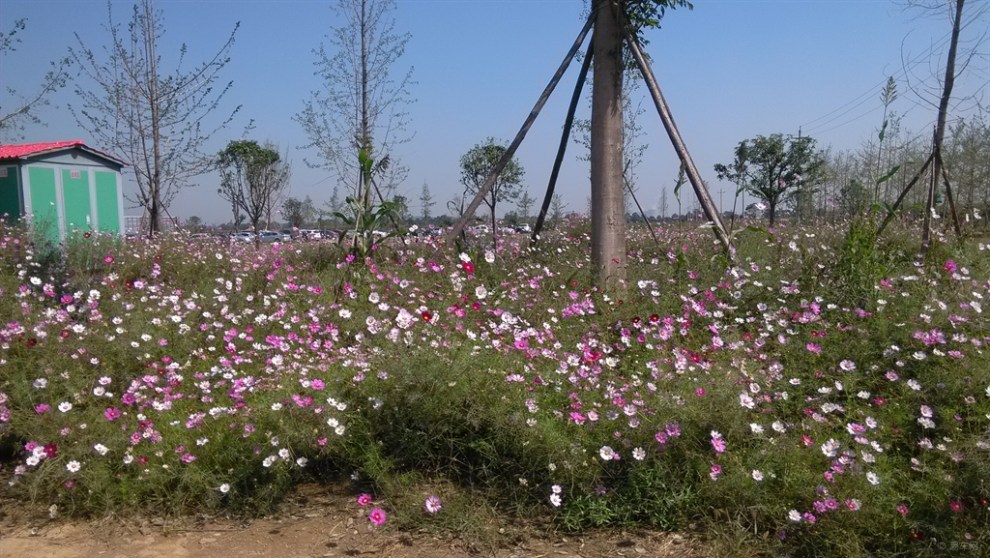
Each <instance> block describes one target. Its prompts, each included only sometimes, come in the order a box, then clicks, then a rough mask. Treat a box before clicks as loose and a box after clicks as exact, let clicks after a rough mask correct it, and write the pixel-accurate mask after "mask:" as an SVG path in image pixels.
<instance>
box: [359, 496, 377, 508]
mask: <svg viewBox="0 0 990 558" xmlns="http://www.w3.org/2000/svg"><path fill="white" fill-rule="evenodd" d="M372 501H373V500H372V498H371V494H358V497H357V503H358V505H359V506H368V505H370V504H371V502H372Z"/></svg>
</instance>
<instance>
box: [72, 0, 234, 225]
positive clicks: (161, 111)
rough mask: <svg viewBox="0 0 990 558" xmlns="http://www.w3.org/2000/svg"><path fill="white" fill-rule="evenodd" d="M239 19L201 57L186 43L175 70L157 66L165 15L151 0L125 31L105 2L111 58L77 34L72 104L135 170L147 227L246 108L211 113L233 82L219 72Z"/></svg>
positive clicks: (142, 1) (203, 166) (99, 139)
mask: <svg viewBox="0 0 990 558" xmlns="http://www.w3.org/2000/svg"><path fill="white" fill-rule="evenodd" d="M239 25H240V24H237V25H235V26H234V30H233V31H232V32H231V33H230V36H229V37H228V38H227V40H226V42H224V43H223V45H222V46H221V47H220V49H219V50H217V51H216V53H214V54H213V55H212V56H210V57H209V58H208V59H207V60H206V61H205V62H202V63H200V64H198V65H195V66H192V67H189V65H188V64H187V63H186V62H185V60H184V59H185V55H186V48H185V46H184V45H183V47H182V48H181V49H180V51H179V56H178V60H177V62H176V69H175V70H174V71H171V72H169V71H166V70H163V69H162V68H160V67H159V65H160V64H161V62H162V58H161V55H160V54H159V53H158V40H159V39H160V38H161V36H162V35H163V34H164V32H165V23H164V17H163V15H162V12H161V11H160V10H157V9H155V7H154V3H153V1H152V0H139V2H138V3H137V4H135V5H134V7H133V11H132V14H131V21H130V24H129V25H128V26H127V28H126V31H124V30H122V29H121V26H120V25H119V24H117V23H114V20H113V13H112V10H111V3H110V2H109V1H108V2H107V29H108V30H109V33H110V42H109V45H107V46H106V47H105V48H104V49H103V50H104V51H105V52H106V53H107V57H106V58H102V57H100V56H99V55H98V54H97V53H96V52H94V51H93V50H91V49H89V48H88V47H87V46H86V45H85V44H84V43H83V42H82V39H81V38H79V36H78V35H76V40H77V42H78V44H79V47H78V49H70V56H71V57H72V59H73V61H74V62H75V63H76V64H78V65H79V67H80V68H81V71H82V75H83V76H84V77H85V78H86V79H85V80H83V81H82V82H78V83H77V86H76V95H77V97H78V98H79V105H78V106H76V105H72V104H70V105H69V109H70V110H71V111H72V114H73V115H74V116H75V118H76V121H77V122H78V123H79V125H80V126H81V127H82V128H83V129H84V130H86V132H87V133H88V134H89V135H90V136H92V137H93V138H94V139H95V140H96V143H98V144H99V145H100V146H101V147H104V148H105V149H108V150H110V151H112V152H113V153H114V154H115V155H117V156H118V157H121V158H123V159H124V161H125V162H126V163H127V164H128V166H127V169H129V170H130V171H131V172H133V173H134V179H135V182H136V183H137V190H138V191H137V198H136V200H135V201H136V202H137V204H138V205H140V206H141V207H143V208H144V209H145V211H146V212H147V216H148V234H149V235H152V234H154V233H155V232H157V231H158V230H159V225H160V224H159V221H160V218H161V215H162V213H163V212H165V211H167V208H168V206H169V205H170V204H171V202H172V200H173V199H174V198H175V195H176V193H177V192H178V190H179V189H180V188H182V187H183V186H187V185H188V184H189V181H190V179H192V178H193V177H195V176H198V175H200V174H203V173H204V172H206V171H208V170H209V169H210V167H211V165H212V163H213V157H212V156H210V155H208V154H205V153H204V152H203V148H204V146H205V145H206V143H207V142H208V141H209V139H210V137H211V136H212V134H213V133H214V132H216V131H217V130H219V129H221V128H223V127H225V126H227V125H228V124H229V123H230V122H231V121H232V120H233V118H234V115H235V114H236V113H237V111H238V110H239V109H240V107H237V108H235V109H234V110H233V111H231V112H230V113H229V114H228V115H227V116H226V117H224V118H220V119H219V121H214V120H212V119H211V117H212V116H213V114H214V113H215V112H217V111H218V110H220V106H221V104H222V101H223V99H224V97H225V96H226V93H227V92H228V91H229V90H230V88H231V86H232V84H233V82H227V83H223V82H221V81H220V73H221V71H222V70H223V68H224V67H225V66H226V65H227V63H228V62H229V61H230V49H231V47H232V45H233V44H234V35H235V34H236V33H237V28H238V27H239ZM186 68H188V69H186Z"/></svg>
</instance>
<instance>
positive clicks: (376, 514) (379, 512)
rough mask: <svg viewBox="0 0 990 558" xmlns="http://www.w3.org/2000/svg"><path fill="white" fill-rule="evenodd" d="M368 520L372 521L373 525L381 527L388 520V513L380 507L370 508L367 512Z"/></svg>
mask: <svg viewBox="0 0 990 558" xmlns="http://www.w3.org/2000/svg"><path fill="white" fill-rule="evenodd" d="M368 521H370V522H371V523H373V524H374V525H375V527H381V526H382V525H384V524H385V522H386V521H388V514H387V513H385V510H383V509H381V508H371V511H369V512H368Z"/></svg>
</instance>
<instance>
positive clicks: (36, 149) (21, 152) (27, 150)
mask: <svg viewBox="0 0 990 558" xmlns="http://www.w3.org/2000/svg"><path fill="white" fill-rule="evenodd" d="M77 147H78V148H81V149H82V150H84V151H88V152H89V153H92V154H94V155H98V156H100V157H103V158H105V159H109V160H111V161H113V162H115V163H118V164H121V165H123V164H124V162H123V161H121V160H120V159H118V158H116V157H114V156H112V155H108V154H106V153H103V152H102V151H97V150H96V149H93V148H91V147H87V146H86V144H85V143H83V141H82V140H68V141H50V142H45V143H24V144H21V145H0V161H3V160H5V159H23V158H25V157H32V156H35V155H42V154H45V153H52V152H56V151H62V150H63V149H73V148H77Z"/></svg>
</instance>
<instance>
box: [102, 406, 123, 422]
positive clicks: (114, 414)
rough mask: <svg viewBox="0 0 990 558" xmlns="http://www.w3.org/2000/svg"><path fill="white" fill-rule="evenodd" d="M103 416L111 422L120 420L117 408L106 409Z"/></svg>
mask: <svg viewBox="0 0 990 558" xmlns="http://www.w3.org/2000/svg"><path fill="white" fill-rule="evenodd" d="M103 416H104V417H105V418H106V419H107V420H108V421H110V422H113V421H115V420H117V419H119V418H120V409H118V408H117V407H107V409H106V410H105V411H103Z"/></svg>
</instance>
